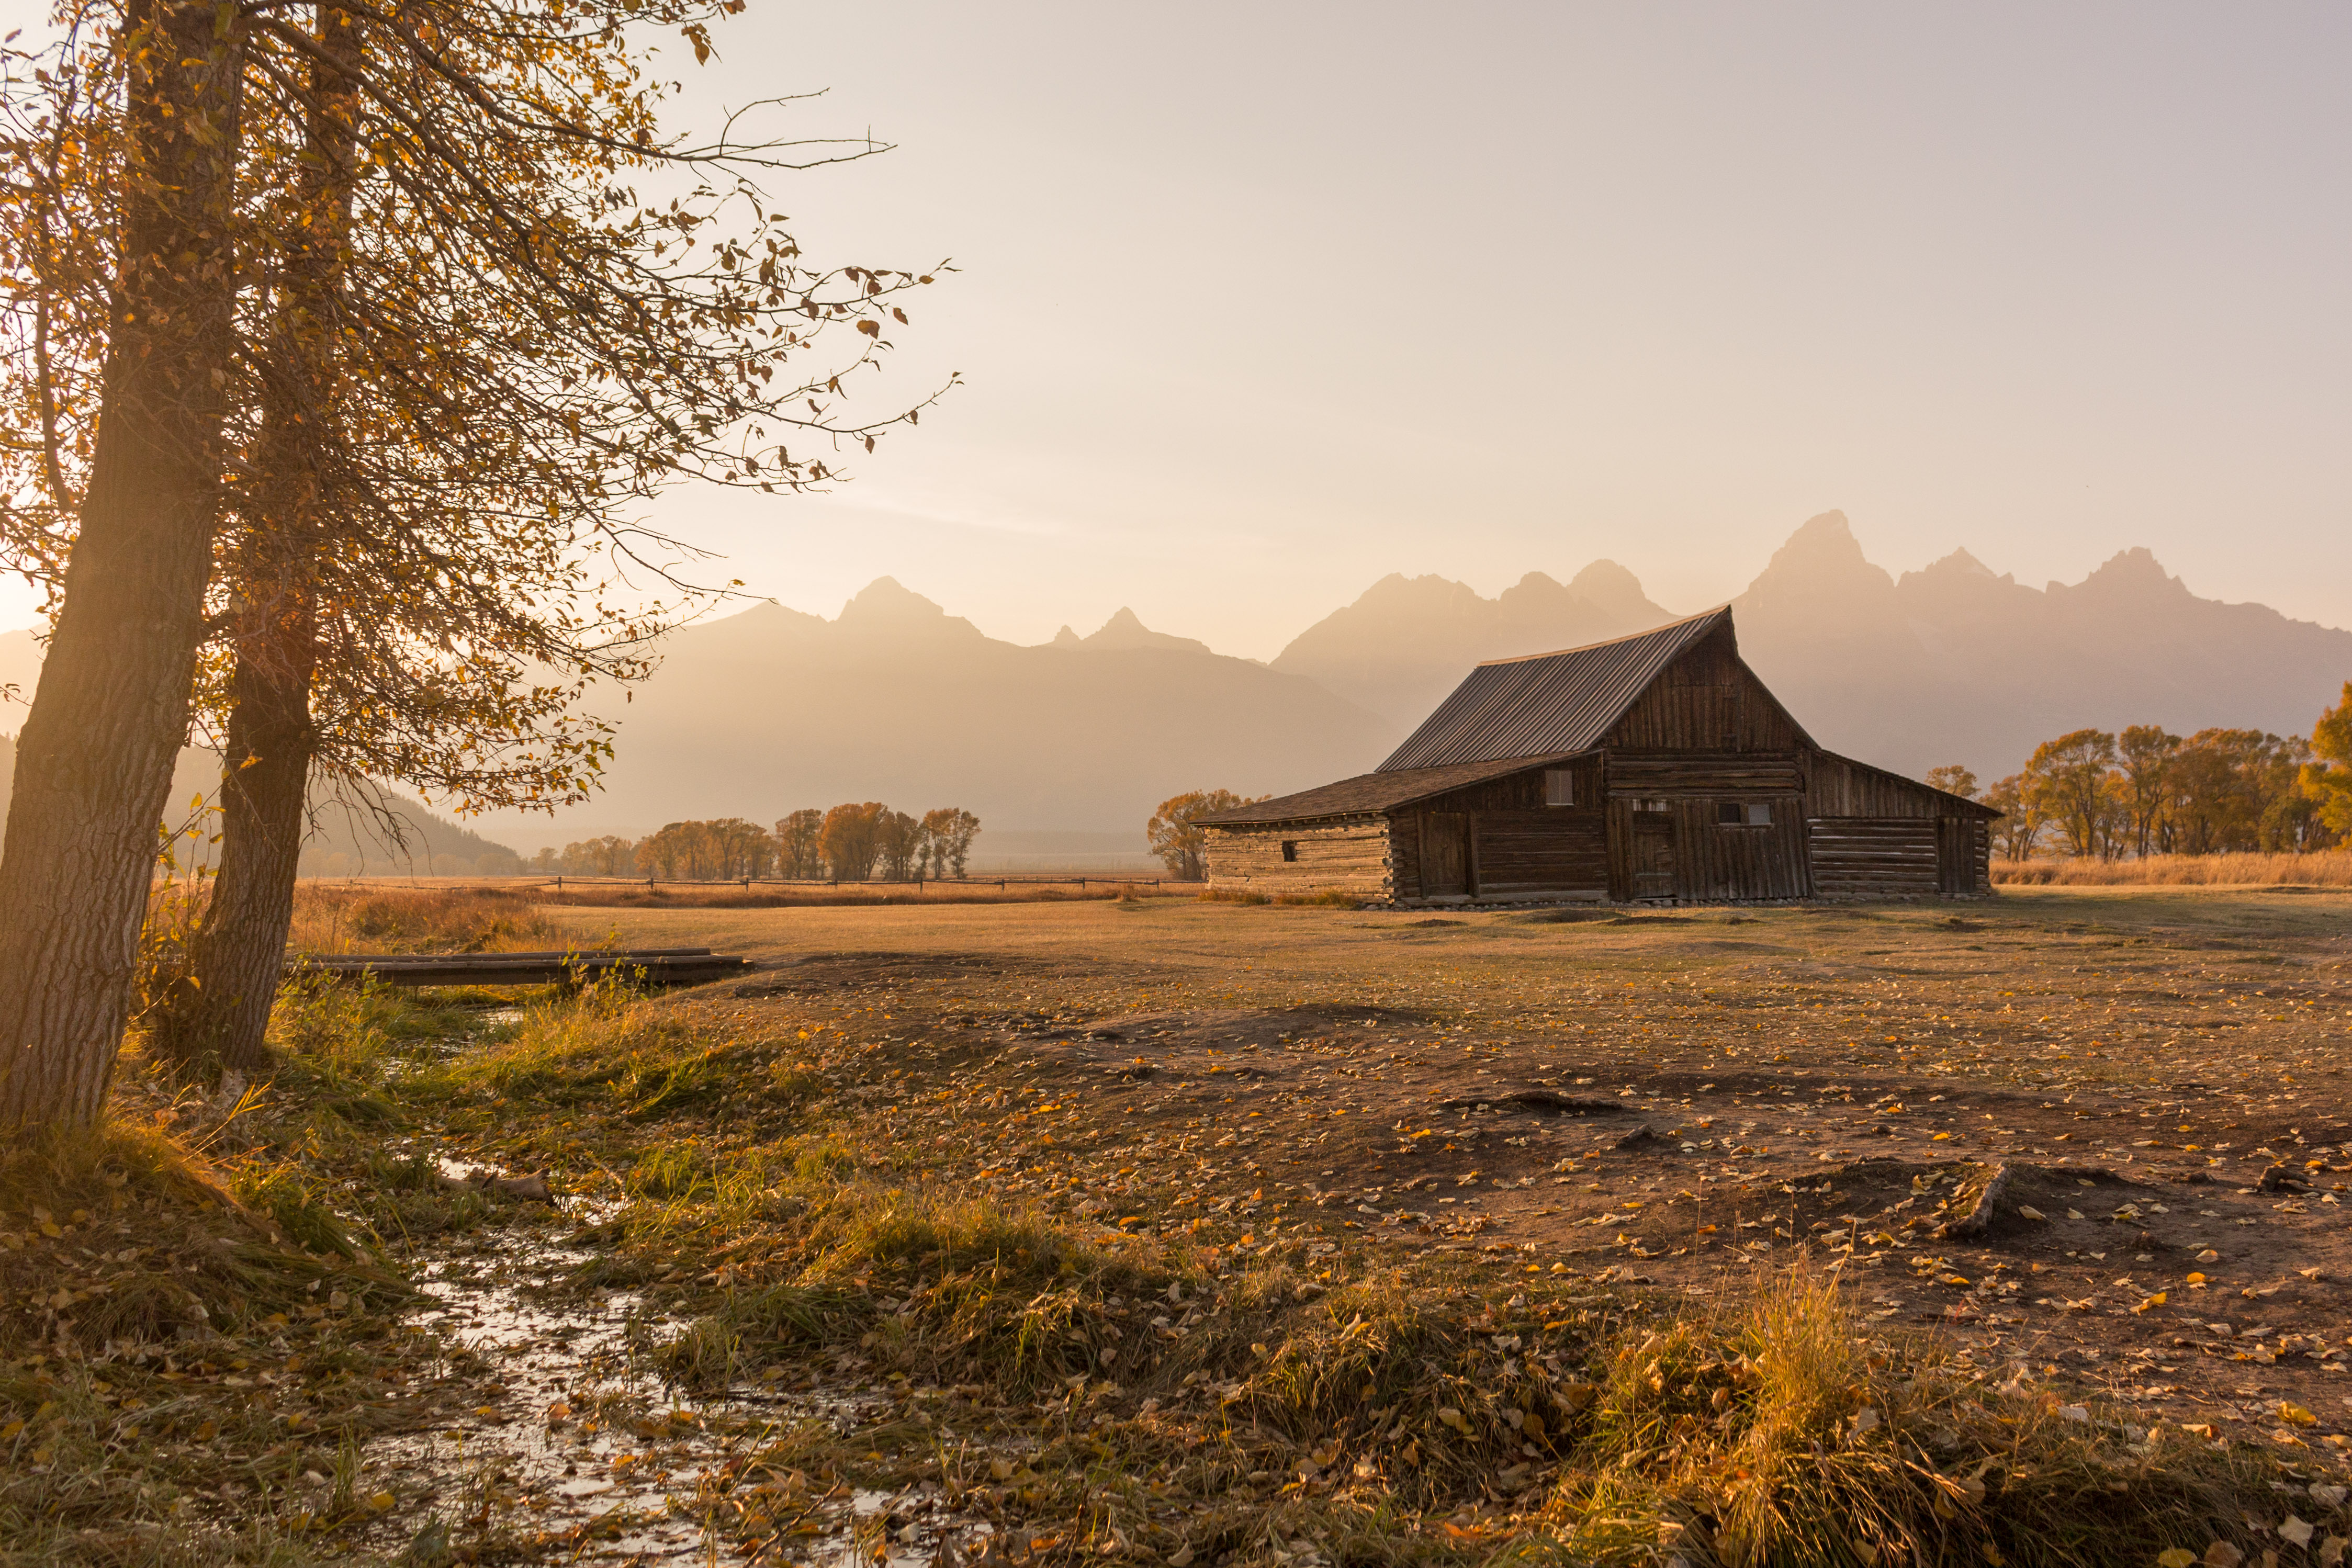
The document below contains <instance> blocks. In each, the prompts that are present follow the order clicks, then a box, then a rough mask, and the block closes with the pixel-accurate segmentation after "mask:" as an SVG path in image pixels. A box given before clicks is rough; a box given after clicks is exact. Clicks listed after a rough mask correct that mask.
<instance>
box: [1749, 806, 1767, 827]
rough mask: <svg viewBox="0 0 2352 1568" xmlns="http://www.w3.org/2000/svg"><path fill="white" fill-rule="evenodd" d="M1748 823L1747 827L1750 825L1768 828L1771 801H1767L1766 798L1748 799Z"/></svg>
mask: <svg viewBox="0 0 2352 1568" xmlns="http://www.w3.org/2000/svg"><path fill="white" fill-rule="evenodd" d="M1771 825H1772V806H1771V803H1770V802H1769V801H1767V800H1750V801H1748V826H1749V827H1751V828H1769V827H1770V826H1771Z"/></svg>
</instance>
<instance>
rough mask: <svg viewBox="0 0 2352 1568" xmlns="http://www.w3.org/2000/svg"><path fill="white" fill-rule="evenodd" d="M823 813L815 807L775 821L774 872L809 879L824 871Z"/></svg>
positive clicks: (820, 874) (822, 873)
mask: <svg viewBox="0 0 2352 1568" xmlns="http://www.w3.org/2000/svg"><path fill="white" fill-rule="evenodd" d="M823 839H824V812H823V811H820V810H816V809H815V808H814V807H808V808H804V809H803V810H798V811H794V812H793V813H792V815H790V816H788V817H782V818H780V819H778V821H777V822H776V874H777V875H778V876H782V877H795V878H812V877H820V876H823V875H824V848H823Z"/></svg>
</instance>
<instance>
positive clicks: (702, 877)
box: [525, 800, 980, 882]
mask: <svg viewBox="0 0 2352 1568" xmlns="http://www.w3.org/2000/svg"><path fill="white" fill-rule="evenodd" d="M979 834H980V819H979V818H978V817H976V816H974V815H972V814H971V812H970V811H967V810H964V809H963V808H962V807H961V806H942V807H940V809H939V810H936V811H926V812H924V813H923V814H922V815H921V816H920V817H917V816H914V815H911V814H910V813H908V812H906V811H898V810H892V809H891V808H889V807H888V806H886V805H884V804H883V803H882V802H881V801H879V800H866V801H863V802H856V803H846V804H843V805H839V806H835V807H834V808H833V809H832V810H829V811H821V810H817V809H815V808H814V807H809V808H806V809H804V810H798V811H794V812H793V813H791V814H790V815H789V816H786V817H782V818H781V819H779V820H778V821H777V822H776V825H775V827H774V829H773V830H772V831H771V830H769V829H766V828H762V827H761V826H760V825H759V824H758V823H756V822H750V821H744V820H743V819H742V818H740V817H719V818H714V819H710V820H708V821H691V822H672V823H670V824H668V825H667V826H666V827H664V828H663V829H662V830H661V831H659V832H656V833H648V834H646V836H645V837H644V838H642V839H638V840H635V841H631V840H628V839H624V838H615V837H612V836H610V835H607V836H606V837H604V838H597V839H585V840H583V841H579V842H576V843H569V844H566V845H564V846H563V847H562V849H561V850H556V849H543V850H541V851H540V852H539V853H538V854H536V855H534V856H533V857H532V858H531V859H530V861H529V862H525V866H526V869H528V870H530V871H534V872H539V873H545V874H551V875H572V876H657V877H662V878H665V879H670V880H677V881H687V882H702V881H709V882H719V881H740V880H743V879H745V878H759V877H775V878H781V879H783V880H786V881H816V880H819V879H834V880H838V881H842V882H866V881H868V880H871V879H873V878H876V877H881V878H886V879H887V880H890V881H894V882H906V881H910V880H913V879H914V878H917V877H923V878H940V877H951V876H961V875H963V874H964V862H966V861H967V860H969V859H970V858H971V845H972V841H973V840H974V839H975V838H977V837H978V836H979Z"/></svg>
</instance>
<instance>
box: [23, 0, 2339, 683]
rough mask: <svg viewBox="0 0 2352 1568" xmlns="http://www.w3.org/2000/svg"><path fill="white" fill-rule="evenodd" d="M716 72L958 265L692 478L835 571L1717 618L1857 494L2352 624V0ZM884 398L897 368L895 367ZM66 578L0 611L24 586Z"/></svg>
mask: <svg viewBox="0 0 2352 1568" xmlns="http://www.w3.org/2000/svg"><path fill="white" fill-rule="evenodd" d="M720 42H721V47H722V50H723V58H722V60H721V61H720V62H719V63H717V64H715V65H714V66H712V67H709V68H703V69H702V70H700V71H695V70H694V68H692V67H691V65H690V64H688V61H689V60H690V56H688V55H687V54H686V52H685V51H684V49H683V48H682V47H681V48H680V49H679V50H678V51H677V59H678V62H679V69H680V74H681V75H682V76H683V77H684V79H686V81H687V83H688V87H689V88H690V89H692V101H693V102H694V103H695V104H696V105H697V106H698V107H700V108H703V109H708V108H709V107H711V106H715V105H717V104H719V103H740V102H741V101H743V100H745V99H751V98H755V97H759V96H762V95H767V94H774V93H785V92H799V91H805V90H809V89H829V90H828V92H827V95H826V96H825V97H824V98H823V99H818V100H817V101H816V102H814V103H813V104H807V105H803V106H801V107H800V108H797V109H795V110H793V111H792V115H791V120H790V123H791V124H792V125H793V126H794V127H796V128H798V129H800V130H802V131H806V132H808V133H812V134H814V133H850V134H858V133H863V132H864V131H866V129H867V128H868V127H869V126H870V127H871V128H872V131H873V133H874V134H875V135H876V136H877V137H879V138H883V139H886V140H887V141H894V142H896V143H898V151H896V152H891V153H890V154H888V155H887V157H883V158H879V159H876V160H872V161H869V162H865V163H862V164H858V165H855V166H852V167H849V168H845V169H836V170H831V171H826V172H820V173H816V174H812V175H808V176H803V177H800V178H799V179H798V180H796V181H795V182H793V183H790V184H788V185H786V186H785V187H783V188H782V191H781V192H780V195H781V197H782V201H781V205H782V207H783V208H784V209H785V210H786V211H788V212H791V213H792V214H794V216H795V218H796V219H798V220H799V223H798V227H799V231H800V233H801V236H802V239H803V244H804V246H806V247H807V250H808V252H809V254H810V255H811V256H813V257H816V258H821V259H822V258H831V259H838V260H856V261H860V262H869V263H872V264H875V265H880V266H889V267H926V266H929V265H930V264H932V263H934V262H936V261H938V260H939V259H940V257H942V256H952V257H953V258H954V261H955V265H956V266H957V267H959V268H961V271H960V272H958V273H957V274H955V275H954V276H953V277H950V278H946V279H943V280H942V282H940V284H938V285H936V286H935V287H932V288H930V289H929V290H927V291H924V293H923V294H922V295H921V296H920V297H919V298H917V299H916V300H915V301H914V302H913V303H912V305H911V306H910V314H911V315H912V316H913V318H914V319H913V325H912V327H911V328H908V329H899V330H898V333H897V339H898V342H899V344H900V345H901V348H900V351H899V354H898V372H899V373H898V377H897V381H898V384H899V385H901V386H904V387H908V388H911V387H913V386H915V385H917V384H919V383H921V382H925V381H927V380H929V378H932V377H935V376H939V375H941V374H944V372H945V371H948V370H950V369H955V370H961V371H962V372H963V373H964V375H965V377H966V380H967V382H968V383H969V384H968V385H967V386H966V387H964V388H963V389H962V390H961V391H959V392H956V393H955V394H953V396H952V397H951V398H950V402H949V403H948V405H947V406H946V407H945V408H944V409H942V410H940V412H939V413H937V414H935V415H933V416H930V417H927V418H926V420H925V421H924V423H923V424H922V426H921V428H920V429H919V431H916V432H914V433H911V434H907V435H904V436H900V437H898V438H896V439H894V440H892V441H889V442H887V443H886V444H884V446H883V447H882V449H881V451H880V452H878V453H877V455H874V456H871V457H861V458H860V459H859V460H858V461H857V462H856V464H855V465H854V469H855V472H856V482H855V483H854V484H852V485H849V486H845V487H844V488H843V489H842V490H841V491H840V492H839V493H838V494H837V495H835V496H833V497H824V498H815V499H810V498H767V497H727V496H718V495H712V494H709V493H700V492H685V493H681V494H679V495H677V496H676V497H672V498H670V499H668V500H667V501H665V502H664V503H663V504H662V507H661V509H660V513H659V516H660V517H661V520H663V521H664V522H666V523H667V524H668V525H669V526H670V527H672V528H675V529H677V531H679V532H682V533H685V534H687V535H688V536H689V537H692V538H697V539H699V540H701V541H704V542H706V543H709V544H710V545H712V546H715V547H716V548H719V549H722V550H724V551H725V552H726V553H727V554H728V556H729V557H730V560H729V562H728V570H730V572H731V573H732V574H733V575H737V576H740V577H743V578H745V579H747V580H749V581H750V583H751V586H752V587H753V588H755V589H756V590H758V591H761V592H763V593H768V594H772V595H773V596H775V597H776V598H778V599H780V600H782V601H783V602H785V603H787V604H790V605H793V606H795V607H797V608H801V609H807V610H816V611H821V612H824V613H826V614H831V613H834V612H835V611H836V610H837V608H838V606H839V604H840V602H841V601H842V600H843V599H844V598H845V597H846V596H847V595H848V594H849V593H851V592H853V591H855V590H856V589H857V588H858V587H859V586H861V585H862V584H864V583H865V582H866V581H867V580H870V579H872V578H874V577H876V576H877V575H881V574H885V573H887V574H889V575H892V576H895V577H897V578H898V580H900V581H902V582H904V583H906V584H907V585H908V587H910V588H913V589H915V590H917V591H919V592H922V593H925V594H928V595H929V596H930V597H932V598H934V599H936V600H938V601H940V602H942V603H943V604H945V605H947V606H948V607H949V608H950V610H951V611H953V612H957V613H960V614H964V615H969V616H970V617H971V618H972V619H973V620H974V621H975V622H978V623H979V624H980V626H981V627H982V629H983V630H985V631H987V632H991V633H992V634H994V635H997V636H1003V637H1009V638H1013V639H1015V640H1018V641H1024V642H1034V641H1042V640H1043V639H1045V638H1046V637H1048V636H1050V635H1052V633H1053V632H1054V630H1055V627H1056V626H1058V625H1060V624H1061V623H1062V622H1074V623H1076V625H1077V627H1078V629H1079V630H1080V631H1082V632H1084V631H1090V630H1092V629H1093V628H1094V626H1096V625H1097V624H1098V623H1099V622H1101V621H1102V620H1103V619H1104V618H1105V617H1107V616H1108V614H1109V613H1110V612H1112V611H1114V610H1116V609H1117V608H1118V606H1120V605H1121V604H1131V605H1133V606H1134V607H1135V609H1136V610H1137V611H1138V612H1139V613H1140V614H1141V615H1142V616H1143V618H1144V619H1145V620H1146V621H1147V622H1150V624H1151V625H1152V626H1154V627H1157V628H1160V629H1162V630H1166V631H1171V632H1180V633H1183V634H1187V635H1192V636H1198V637H1202V638H1204V639H1206V640H1207V641H1208V642H1210V643H1212V644H1213V646H1215V647H1217V648H1218V649H1220V650H1221V651H1224V652H1229V653H1247V654H1254V655H1257V656H1260V657H1267V656H1271V655H1272V654H1273V653H1276V651H1278V650H1279V649H1280V647H1281V646H1282V644H1283V643H1285V642H1286V641H1287V640H1288V639H1289V638H1290V637H1291V636H1293V635H1294V634H1296V633H1297V632H1298V631H1300V630H1301V629H1302V628H1304V627H1305V626H1306V625H1307V624H1308V623H1309V622H1313V621H1314V620H1316V619H1318V617H1320V616H1321V615H1323V614H1324V613H1326V612H1328V611H1329V610H1331V609H1332V608H1334V607H1335V606H1337V605H1339V604H1340V603H1343V602H1345V601H1349V600H1350V599H1352V598H1354V597H1355V596H1356V595H1357V594H1358V593H1359V592H1360V591H1362V590H1363V589H1364V588H1365V587H1366V586H1367V585H1369V584H1370V582H1371V581H1372V580H1375V579H1377V578H1379V577H1380V576H1381V575H1383V574H1385V573H1387V572H1390V571H1400V570H1401V571H1405V572H1414V573H1418V572H1431V571H1433V572H1440V573H1443V574H1444V575H1446V576H1449V577H1456V578H1461V579H1464V580H1468V581H1469V582H1471V583H1472V584H1474V585H1475V586H1476V587H1477V588H1479V589H1480V590H1481V591H1485V592H1489V593H1491V592H1494V591H1496V590H1498V589H1500V588H1501V587H1503V586H1505V585H1507V583H1509V582H1511V581H1513V580H1516V579H1517V577H1518V576H1519V575H1520V574H1522V573H1523V572H1526V571H1528V570H1544V571H1549V572H1550V573H1552V574H1553V575H1555V576H1558V577H1561V578H1565V577H1567V576H1568V575H1569V574H1570V572H1572V571H1573V570H1576V569H1577V568H1578V567H1579V566H1580V565H1582V564H1583V563H1584V562H1585V561H1587V560H1589V559H1592V558H1593V557H1595V556H1601V555H1606V556H1610V557H1612V558H1614V559H1618V560H1621V561H1623V562H1624V563H1625V564H1626V565H1628V566H1630V567H1632V568H1633V570H1635V571H1636V572H1638V573H1639V574H1640V575H1641V577H1642V579H1643V582H1644V583H1645V584H1646V585H1648V587H1649V588H1650V591H1651V593H1652V597H1654V598H1655V599H1657V600H1659V601H1661V602H1663V603H1664V604H1667V605H1668V606H1670V607H1673V608H1676V609H1688V608H1696V607H1698V606H1701V605H1703V604H1706V603H1709V602H1713V601H1719V600H1721V599H1724V598H1727V597H1728V596H1729V595H1730V594H1732V593H1734V592H1736V591H1738V589H1739V588H1740V587H1742V586H1743V585H1744V584H1745V583H1746V582H1747V580H1748V578H1749V577H1751V576H1752V575H1753V574H1754V573H1755V571H1756V570H1758V569H1759V567H1761V565H1762V564H1763V562H1764V560H1765V559H1766V558H1767V557H1768V556H1769V553H1770V551H1771V549H1773V548H1774V547H1775V546H1776V545H1777V544H1778V543H1779V542H1780V539H1781V538H1784V537H1785V536H1786V535H1787V534H1788V532H1789V531H1790V529H1791V528H1794V527H1795V526H1796V525H1797V524H1798V523H1800V522H1801V521H1802V520H1803V519H1804V518H1805V517H1808V516H1810V515H1811V514H1812V513H1814V512H1817V511H1821V510H1823V509H1825V508H1828V507H1840V508H1843V510H1844V511H1845V512H1846V513H1847V514H1848V516H1849V517H1851V518H1852V519H1853V525H1854V528H1855V530H1856V531H1857V533H1858V534H1859V535H1860V536H1861V538H1862V539H1863V542H1864V547H1865V549H1867V550H1868V551H1869V552H1870V554H1871V555H1872V557H1873V558H1874V559H1876V560H1878V561H1879V562H1880V563H1881V564H1883V565H1885V566H1887V567H1889V568H1891V569H1893V570H1898V571H1899V570H1905V569H1907V568H1915V567H1917V566H1920V565H1922V564H1924V563H1926V562H1927V561H1928V560H1929V559H1934V558H1935V557H1937V556H1940V555H1942V554H1944V553H1946V552H1947V551H1948V550H1949V549H1952V548H1953V547H1955V546H1963V545H1964V546H1966V547H1967V548H1968V549H1970V550H1971V551H1973V552H1974V553H1975V554H1977V555H1978V556H1979V557H1980V558H1981V559H1984V560H1985V561H1986V562H1987V563H1989V564H1990V565H1991V566H1992V567H1993V568H1994V570H2010V571H2014V572H2016V573H2017V575H2018V576H2019V578H2020V579H2021V580H2025V581H2028V582H2032V583H2035V584H2039V583H2041V582H2042V581H2043V580H2047V579H2049V578H2053V577H2057V578H2063V579H2067V580H2074V579H2077V578H2079V577H2080V576H2081V575H2082V574H2083V573H2084V572H2085V571H2087V570H2089V569H2091V568H2092V567H2093V566H2095V565H2096V564H2097V563H2098V562H2099V561H2100V560H2102V559H2105V557H2107V556H2109V555H2111V554H2113V553H2114V552H2115V551H2116V550H2117V549H2123V548H2125V547H2127V546H2130V545H2136V544H2145V545H2147V546H2150V547H2151V548H2153V549H2155V550H2156V552H2157V554H2158V556H2159V557H2160V558H2161V559H2163V560H2164V562H2165V563H2166V564H2167V565H2168V567H2169V568H2171V569H2172V570H2174V571H2175V572H2178V573H2179V574H2181V575H2183V576H2184V577H2185V578H2186V579H2187V580H2188V581H2189V585H2190V586H2191V587H2192V588H2193V589H2195V590H2196V591H2199V592H2200V593H2205V594H2208V595H2214V596H2219V597H2223V598H2229V599H2259V600H2263V601H2266V602H2269V603H2272V604H2274V605H2277V606H2278V607H2279V608H2281V609H2283V610H2285V611H2287V612H2289V613H2292V614H2295V615H2299V616H2305V617H2309V618H2312V619H2315V620H2320V621H2325V622H2329V623H2331V624H2336V625H2342V624H2346V623H2347V622H2352V610H2347V597H2352V374H2347V368H2352V354H2347V350H2352V287H2347V279H2352V243H2347V242H2348V241H2352V93H2347V92H2346V90H2345V89H2344V81H2345V79H2346V72H2347V65H2352V9H2347V7H2345V6H2343V5H2263V6H2260V7H2245V6H2231V7H2221V6H2211V5H2199V6H2187V5H2150V4H2133V5H2105V6H2102V5H2069V6H2064V7H2051V6H2046V5H2032V6H2021V5H2009V6H2003V5H1973V6H1967V7H1958V6H1949V7H1940V8H1929V7H1890V6H1884V5H1791V4H1780V5H1770V6H1758V5H1721V6H1702V5H1606V6H1601V5H1561V4H1545V5H1448V6H1442V7H1441V6H1433V5H1416V6H1409V7H1408V6H1394V5H1370V4H1364V3H1361V0H1358V3H1355V4H1349V5H1303V4H1289V5H1265V4H1258V5H1245V6H1244V5H1216V4H1195V5H1188V6H1183V7H1145V6H1139V5H1102V4H1099V3H1098V0H1097V3H1096V4H1090V5H1076V4H1069V5H1047V4H1017V3H1001V4H997V5H985V6H976V5H968V4H960V5H949V4H944V3H929V0H926V3H920V4H917V3H890V0H881V3H874V0H869V3H867V4H863V5H828V6H823V7H801V6H791V5H776V4H773V3H772V0H753V4H752V6H751V11H750V12H748V13H747V14H746V15H745V16H742V17H740V18H737V19H736V21H735V22H734V23H732V24H730V26H729V27H728V28H727V29H726V30H724V31H723V32H722V34H721V38H720ZM866 395H867V396H868V397H870V398H871V400H872V402H873V403H874V404H875V406H877V407H878V406H880V405H881V404H882V403H883V402H887V397H886V396H885V395H884V392H883V389H882V388H881V387H880V386H879V385H878V384H877V385H876V386H875V387H873V388H872V389H871V390H870V391H869V392H868V393H867V394H866ZM23 603H24V600H23V598H22V596H21V595H18V596H16V597H15V598H8V599H0V611H6V612H7V613H6V614H5V616H0V624H21V623H23V622H24V621H25V619H26V617H25V615H24V613H23V612H22V610H21V608H20V607H21V606H22V604H23Z"/></svg>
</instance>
